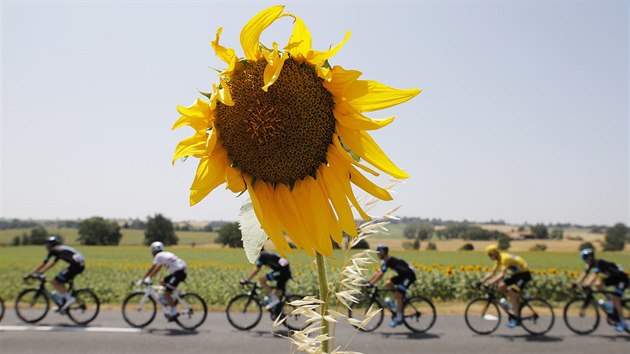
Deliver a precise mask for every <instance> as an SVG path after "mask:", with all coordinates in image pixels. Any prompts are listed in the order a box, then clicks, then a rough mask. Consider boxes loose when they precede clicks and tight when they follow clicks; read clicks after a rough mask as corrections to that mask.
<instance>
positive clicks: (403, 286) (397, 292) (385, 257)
mask: <svg viewBox="0 0 630 354" xmlns="http://www.w3.org/2000/svg"><path fill="white" fill-rule="evenodd" d="M376 252H377V253H378V258H380V259H381V260H382V261H383V262H382V263H381V267H380V268H379V270H378V271H376V273H375V274H374V275H373V276H372V278H370V280H369V282H368V284H367V285H368V286H374V284H376V282H378V281H379V279H381V277H382V276H383V274H385V272H386V271H387V270H388V269H389V268H391V269H393V270H394V271H395V272H396V273H397V275H396V276H395V277H392V278H389V279H387V281H386V282H385V289H393V290H394V296H395V297H396V317H395V318H394V320H393V321H392V322H390V324H389V326H390V327H396V326H398V325H399V324H401V323H402V320H403V299H404V297H405V294H406V293H407V289H409V286H410V285H411V284H413V283H414V282H415V281H416V271H415V269H414V268H413V267H412V266H411V265H409V264H408V263H407V262H405V261H403V260H402V259H400V258H395V257H390V256H389V247H387V246H386V245H384V244H380V245H378V246H377V247H376Z"/></svg>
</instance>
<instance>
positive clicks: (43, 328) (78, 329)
mask: <svg viewBox="0 0 630 354" xmlns="http://www.w3.org/2000/svg"><path fill="white" fill-rule="evenodd" d="M0 331H41V332H52V331H55V332H110V333H138V332H142V330H141V329H139V328H119V327H64V326H0Z"/></svg>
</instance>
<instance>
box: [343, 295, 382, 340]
mask: <svg viewBox="0 0 630 354" xmlns="http://www.w3.org/2000/svg"><path fill="white" fill-rule="evenodd" d="M370 309H372V310H373V311H374V310H379V309H380V311H379V312H378V313H377V314H376V315H374V317H372V319H371V320H370V321H368V322H367V323H361V324H360V325H359V324H354V323H353V324H352V325H353V326H355V327H356V328H358V329H359V330H361V331H363V332H372V331H374V330H375V329H377V328H378V327H379V326H380V325H381V323H383V318H384V317H385V314H384V313H383V312H384V311H385V309H383V307H382V306H381V305H380V304H379V303H378V301H375V300H374V299H372V298H371V297H369V296H363V297H360V298H359V302H357V303H353V304H350V309H349V310H348V317H349V318H353V319H355V320H358V321H361V322H365V320H366V318H367V317H366V316H367V314H368V312H369V311H370Z"/></svg>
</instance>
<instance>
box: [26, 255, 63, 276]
mask: <svg viewBox="0 0 630 354" xmlns="http://www.w3.org/2000/svg"><path fill="white" fill-rule="evenodd" d="M57 261H58V259H55V260H54V261H53V262H52V263H50V264H48V262H47V261H45V262H43V263H42V264H40V265H38V266H37V267H35V269H33V271H32V272H30V273H28V275H33V274H36V273H46V272H47V271H48V270H49V269H50V268H52V267H54V266H55V264H57Z"/></svg>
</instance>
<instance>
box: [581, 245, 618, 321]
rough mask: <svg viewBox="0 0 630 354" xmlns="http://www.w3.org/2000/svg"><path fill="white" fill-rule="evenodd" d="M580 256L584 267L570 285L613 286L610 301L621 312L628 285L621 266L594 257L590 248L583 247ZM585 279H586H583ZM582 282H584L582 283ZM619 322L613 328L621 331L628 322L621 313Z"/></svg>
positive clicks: (593, 251) (601, 287)
mask: <svg viewBox="0 0 630 354" xmlns="http://www.w3.org/2000/svg"><path fill="white" fill-rule="evenodd" d="M580 257H582V260H583V261H584V262H585V263H586V269H585V270H584V272H582V274H580V276H579V277H578V279H577V280H576V281H575V282H574V283H572V284H571V287H576V286H578V285H580V284H581V285H582V286H585V287H589V286H591V285H592V284H593V283H595V286H596V287H597V288H598V289H599V290H602V289H603V288H604V286H614V287H615V290H614V293H613V294H612V295H611V299H610V300H611V301H612V304H613V306H614V307H615V309H616V310H617V313H618V314H623V306H622V305H621V298H622V297H623V292H624V291H625V290H626V288H627V287H628V274H626V272H625V271H624V270H623V268H622V267H621V266H619V265H617V264H615V263H612V262H607V261H605V260H603V259H597V258H595V250H593V249H592V248H584V249H583V250H581V251H580ZM591 271H593V274H591V276H590V277H589V278H588V279H586V276H587V275H588V274H589V273H590V272H591ZM585 279H586V281H584V280H585ZM583 282H584V283H583ZM619 319H620V321H619V323H617V325H616V326H615V330H617V331H619V332H622V331H625V330H627V329H628V324H627V323H626V322H625V321H624V318H623V315H621V316H619Z"/></svg>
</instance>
